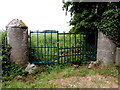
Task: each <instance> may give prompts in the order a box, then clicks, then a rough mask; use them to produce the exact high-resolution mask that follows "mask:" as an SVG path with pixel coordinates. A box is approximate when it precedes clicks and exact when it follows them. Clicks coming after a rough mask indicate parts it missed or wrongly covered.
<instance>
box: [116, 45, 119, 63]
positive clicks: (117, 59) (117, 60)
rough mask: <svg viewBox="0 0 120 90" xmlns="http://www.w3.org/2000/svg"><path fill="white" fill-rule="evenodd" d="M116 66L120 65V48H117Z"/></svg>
mask: <svg viewBox="0 0 120 90" xmlns="http://www.w3.org/2000/svg"><path fill="white" fill-rule="evenodd" d="M115 64H116V65H120V47H119V48H118V47H117V48H116V60H115Z"/></svg>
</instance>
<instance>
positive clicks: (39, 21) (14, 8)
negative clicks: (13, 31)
mask: <svg viewBox="0 0 120 90" xmlns="http://www.w3.org/2000/svg"><path fill="white" fill-rule="evenodd" d="M62 6H63V3H62V0H0V29H5V26H6V25H7V24H8V23H9V22H10V21H11V20H12V19H20V20H23V22H24V23H25V24H26V25H27V26H28V28H29V30H40V31H41V30H58V31H59V32H63V31H69V30H70V28H71V27H70V26H69V24H68V23H67V22H69V20H70V15H69V14H68V15H67V16H66V15H65V11H63V10H62Z"/></svg>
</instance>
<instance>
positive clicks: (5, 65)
mask: <svg viewBox="0 0 120 90" xmlns="http://www.w3.org/2000/svg"><path fill="white" fill-rule="evenodd" d="M0 33H1V35H2V48H0V51H1V52H2V56H1V57H0V58H1V60H2V77H3V80H8V79H11V78H13V77H15V76H17V75H24V74H25V73H26V72H25V71H24V70H23V69H22V68H20V67H19V65H17V64H15V63H13V62H10V61H9V50H10V48H11V47H10V46H9V45H7V44H6V32H0Z"/></svg>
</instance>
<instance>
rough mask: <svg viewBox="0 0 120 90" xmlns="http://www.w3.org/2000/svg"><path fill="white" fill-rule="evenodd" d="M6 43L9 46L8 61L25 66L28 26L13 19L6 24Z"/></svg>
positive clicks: (26, 62)
mask: <svg viewBox="0 0 120 90" xmlns="http://www.w3.org/2000/svg"><path fill="white" fill-rule="evenodd" d="M6 29H7V43H8V44H9V45H10V46H11V49H10V61H12V62H15V63H16V64H19V65H20V66H22V67H26V66H27V64H28V27H27V26H26V25H25V24H24V23H23V22H22V20H18V19H13V20H12V21H11V22H10V23H9V24H8V25H7V26H6Z"/></svg>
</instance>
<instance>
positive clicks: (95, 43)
mask: <svg viewBox="0 0 120 90" xmlns="http://www.w3.org/2000/svg"><path fill="white" fill-rule="evenodd" d="M94 34H95V50H94V49H93V50H94V51H95V60H96V58H97V31H95V33H94Z"/></svg>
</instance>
